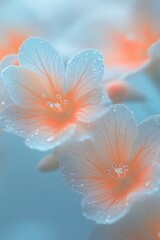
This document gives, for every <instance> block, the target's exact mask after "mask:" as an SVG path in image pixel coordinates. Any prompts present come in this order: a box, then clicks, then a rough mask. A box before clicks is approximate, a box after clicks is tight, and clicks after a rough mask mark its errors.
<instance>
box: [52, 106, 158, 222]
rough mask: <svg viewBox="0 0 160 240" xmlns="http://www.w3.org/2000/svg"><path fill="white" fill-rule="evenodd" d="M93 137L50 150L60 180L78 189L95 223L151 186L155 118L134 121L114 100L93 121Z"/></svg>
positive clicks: (118, 213) (122, 209) (111, 216)
mask: <svg viewBox="0 0 160 240" xmlns="http://www.w3.org/2000/svg"><path fill="white" fill-rule="evenodd" d="M95 128H96V129H97V131H95V134H94V136H93V140H92V141H91V140H86V141H84V142H78V143H73V142H71V143H65V144H64V145H63V146H61V147H58V148H57V149H55V151H54V154H55V156H56V158H57V159H58V160H59V162H60V167H61V169H62V172H63V176H64V181H65V182H66V183H67V184H69V185H70V186H71V187H72V188H73V189H75V190H76V191H77V192H80V193H82V195H83V197H84V198H83V200H82V207H83V211H84V215H85V216H86V217H87V218H89V219H92V220H94V221H96V222H97V223H112V222H114V221H116V220H117V219H119V218H120V217H121V216H123V215H124V214H125V213H126V211H128V207H129V206H130V204H131V202H132V201H134V200H132V199H133V198H134V199H136V198H138V196H139V194H140V193H143V192H146V191H149V192H152V191H155V190H156V181H157V179H158V174H159V171H158V166H157V165H158V162H157V157H158V156H157V155H158V151H159V149H160V117H159V116H154V117H151V118H149V119H147V120H145V121H144V122H142V123H140V124H139V125H138V126H137V125H136V122H135V119H134V117H133V114H132V113H131V112H130V111H129V110H128V109H127V108H126V107H125V106H123V105H115V106H113V107H111V109H110V110H108V112H107V114H106V115H104V116H103V117H102V118H101V119H99V120H98V122H97V125H95Z"/></svg>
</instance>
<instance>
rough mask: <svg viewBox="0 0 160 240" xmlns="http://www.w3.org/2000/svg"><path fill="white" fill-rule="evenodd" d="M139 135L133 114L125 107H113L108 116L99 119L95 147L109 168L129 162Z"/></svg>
mask: <svg viewBox="0 0 160 240" xmlns="http://www.w3.org/2000/svg"><path fill="white" fill-rule="evenodd" d="M136 135H137V126H136V122H135V118H134V116H133V113H132V112H131V111H130V110H129V109H128V108H127V107H125V106H124V105H120V104H117V105H113V106H111V107H110V109H109V110H108V112H107V114H106V115H105V116H104V117H102V118H100V119H98V121H97V123H96V131H95V137H94V141H95V145H96V147H97V149H99V152H100V153H101V156H102V157H101V158H102V159H104V161H106V160H105V159H107V163H108V166H111V165H112V164H113V163H121V162H123V163H125V162H127V161H128V158H129V154H130V150H131V148H132V143H133V142H134V140H135V137H136Z"/></svg>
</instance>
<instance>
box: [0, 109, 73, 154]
mask: <svg viewBox="0 0 160 240" xmlns="http://www.w3.org/2000/svg"><path fill="white" fill-rule="evenodd" d="M0 126H1V128H2V129H4V130H5V131H6V132H9V133H12V134H15V135H17V136H21V137H23V138H26V145H27V146H29V147H30V148H33V149H37V150H40V151H47V150H49V149H53V148H54V147H55V146H57V145H60V144H61V143H62V142H64V141H66V140H68V139H69V138H70V137H71V135H72V134H73V133H74V130H75V126H74V125H73V124H70V125H68V126H66V127H65V128H63V129H61V131H57V130H56V127H55V125H54V121H52V119H50V118H49V116H48V112H46V111H45V110H43V109H42V110H39V109H25V108H21V107H18V106H16V105H12V106H9V107H8V108H6V109H5V110H4V111H3V112H2V114H1V119H0Z"/></svg>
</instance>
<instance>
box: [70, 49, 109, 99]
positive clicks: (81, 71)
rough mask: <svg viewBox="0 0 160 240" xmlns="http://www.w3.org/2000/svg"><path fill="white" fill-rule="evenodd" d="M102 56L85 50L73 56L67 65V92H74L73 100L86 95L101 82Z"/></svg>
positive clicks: (93, 51) (102, 70) (94, 51)
mask: <svg viewBox="0 0 160 240" xmlns="http://www.w3.org/2000/svg"><path fill="white" fill-rule="evenodd" d="M103 73H104V66H103V60H102V56H101V55H100V53H99V52H97V51H96V50H92V49H91V50H86V51H83V52H80V53H79V54H77V55H76V56H74V57H73V58H72V59H71V60H70V61H69V63H68V65H67V71H66V79H67V80H66V81H67V91H69V92H70V91H71V92H72V91H74V93H75V98H76V99H79V98H80V97H82V96H84V95H87V94H88V93H90V91H91V90H92V89H93V88H95V87H97V86H98V83H99V81H101V80H102V77H103Z"/></svg>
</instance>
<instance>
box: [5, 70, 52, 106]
mask: <svg viewBox="0 0 160 240" xmlns="http://www.w3.org/2000/svg"><path fill="white" fill-rule="evenodd" d="M1 78H2V81H3V83H4V84H5V86H6V87H7V89H8V91H9V94H10V96H11V98H12V99H13V100H14V102H15V103H16V104H18V105H19V106H21V107H23V108H30V109H31V108H41V107H42V106H43V105H44V103H43V102H44V99H43V93H44V92H45V95H46V96H45V97H47V96H50V95H51V92H50V89H49V86H47V84H46V85H44V83H43V82H42V81H41V79H40V78H39V77H38V76H37V75H36V74H35V73H34V72H32V71H30V70H29V69H27V68H24V67H16V66H10V67H8V68H6V69H5V70H4V71H3V72H2V75H1Z"/></svg>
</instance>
